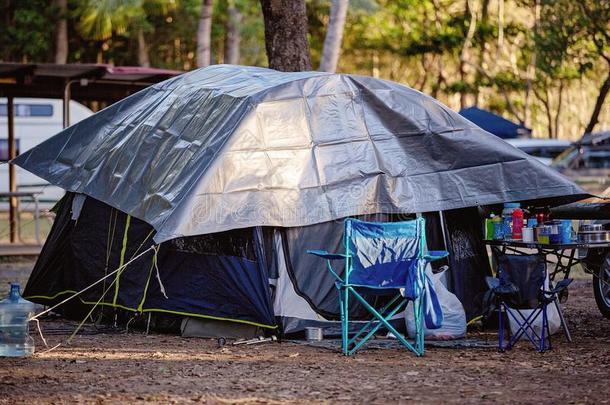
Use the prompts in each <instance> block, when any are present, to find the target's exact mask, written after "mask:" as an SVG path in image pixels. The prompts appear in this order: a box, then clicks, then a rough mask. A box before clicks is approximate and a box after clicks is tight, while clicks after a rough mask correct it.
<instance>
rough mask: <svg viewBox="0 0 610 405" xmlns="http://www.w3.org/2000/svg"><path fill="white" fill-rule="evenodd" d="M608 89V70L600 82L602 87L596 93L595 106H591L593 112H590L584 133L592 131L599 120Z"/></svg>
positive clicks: (609, 74)
mask: <svg viewBox="0 0 610 405" xmlns="http://www.w3.org/2000/svg"><path fill="white" fill-rule="evenodd" d="M609 91H610V71H609V72H608V76H606V80H604V83H603V84H602V87H600V89H599V94H598V95H597V99H596V100H595V107H594V108H593V113H592V114H591V119H590V120H589V123H588V124H587V127H586V128H585V134H587V133H589V132H593V129H594V128H595V126H596V125H597V123H598V122H599V113H600V112H601V110H602V107H603V106H604V101H605V100H606V96H607V95H608V92H609Z"/></svg>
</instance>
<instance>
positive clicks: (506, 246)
mask: <svg viewBox="0 0 610 405" xmlns="http://www.w3.org/2000/svg"><path fill="white" fill-rule="evenodd" d="M485 244H487V245H488V246H491V248H492V250H494V249H495V250H497V251H499V252H501V253H512V254H518V255H527V254H532V252H531V251H532V250H536V251H537V252H538V254H542V255H544V256H545V258H547V259H546V262H547V264H549V265H551V266H554V267H553V270H552V271H550V272H549V278H550V280H551V281H553V280H554V279H555V276H556V275H557V274H558V273H563V277H564V278H568V277H570V270H571V269H572V267H574V266H576V265H577V264H580V263H582V262H584V258H585V256H586V254H577V253H576V252H577V251H581V252H582V251H586V250H588V249H603V248H607V247H610V242H603V243H584V242H570V243H538V242H523V241H520V240H486V241H485ZM548 256H551V257H554V258H555V259H556V262H555V261H551V260H549V259H548ZM563 260H566V263H564V262H563ZM583 268H585V270H586V267H585V266H583Z"/></svg>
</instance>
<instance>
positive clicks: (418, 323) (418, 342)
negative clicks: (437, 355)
mask: <svg viewBox="0 0 610 405" xmlns="http://www.w3.org/2000/svg"><path fill="white" fill-rule="evenodd" d="M422 304H423V300H422V299H421V297H420V298H416V299H415V300H414V301H413V315H414V319H415V348H416V349H417V355H418V356H423V355H424V324H423V315H424V314H423V305H422Z"/></svg>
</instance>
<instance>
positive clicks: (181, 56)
mask: <svg viewBox="0 0 610 405" xmlns="http://www.w3.org/2000/svg"><path fill="white" fill-rule="evenodd" d="M274 7H275V10H274V9H273V8H274ZM278 10H279V12H278ZM272 12H275V18H276V19H277V21H275V22H276V23H277V22H278V21H279V25H280V27H279V28H277V29H279V30H281V29H284V30H287V31H286V32H287V34H288V36H286V35H284V38H286V37H290V34H291V32H289V31H295V32H296V33H297V34H298V31H299V30H300V31H302V32H303V38H305V40H304V44H302V46H301V47H300V48H299V47H298V46H297V49H296V52H300V53H301V55H300V57H302V61H303V63H301V64H299V65H297V66H286V67H285V69H281V68H282V66H281V65H278V64H277V63H276V64H274V63H273V57H274V56H273V55H271V52H273V49H274V48H273V30H274V29H276V28H275V27H278V24H275V25H274V24H273V21H272V19H273V18H274V16H273V13H272ZM0 13H1V16H0V19H2V22H1V23H0V60H2V61H12V62H25V63H30V62H31V63H44V62H48V63H110V64H114V65H139V66H150V67H157V68H167V69H176V70H185V71H187V70H192V69H195V68H197V67H202V66H207V65H209V64H215V63H233V64H242V65H255V66H272V67H275V68H280V69H281V70H303V69H306V68H311V69H318V70H325V71H335V70H336V71H337V72H344V73H354V74H361V75H369V76H374V77H379V78H383V79H389V80H393V81H397V82H400V83H403V84H405V85H408V86H410V87H413V88H415V89H417V90H419V91H422V92H424V93H427V94H429V95H431V96H433V97H435V98H437V99H439V100H440V101H441V102H443V103H445V104H447V105H448V106H449V107H451V108H453V109H455V110H460V109H461V108H465V107H469V106H479V107H481V108H485V109H489V110H491V111H494V112H496V113H499V114H501V115H502V116H504V117H506V118H508V119H510V120H512V121H515V122H519V123H522V124H524V125H525V126H528V127H530V128H532V129H533V136H535V137H540V138H560V139H570V140H576V139H578V138H579V137H580V136H581V135H582V134H583V133H586V132H593V131H601V130H607V129H610V102H609V101H608V97H607V96H608V92H609V91H610V0H580V1H579V0H455V1H449V0H351V1H348V0H332V1H331V0H261V1H260V2H259V1H258V0H0ZM282 21H284V27H283V28H282V27H281V25H282ZM297 45H298V43H297ZM286 51H287V52H290V51H292V52H294V51H295V50H294V49H292V50H291V49H287V50H286Z"/></svg>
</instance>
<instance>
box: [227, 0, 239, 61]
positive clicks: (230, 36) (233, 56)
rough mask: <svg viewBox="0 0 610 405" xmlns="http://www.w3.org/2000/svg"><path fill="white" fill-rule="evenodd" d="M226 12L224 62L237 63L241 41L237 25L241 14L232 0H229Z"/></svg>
mask: <svg viewBox="0 0 610 405" xmlns="http://www.w3.org/2000/svg"><path fill="white" fill-rule="evenodd" d="M227 13H228V15H227V22H226V25H225V32H226V34H225V55H224V63H228V64H231V65H237V64H239V43H240V42H241V33H240V31H239V26H240V25H241V17H242V16H241V13H240V12H239V10H238V9H237V7H235V2H233V1H230V2H229V7H228V9H227Z"/></svg>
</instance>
